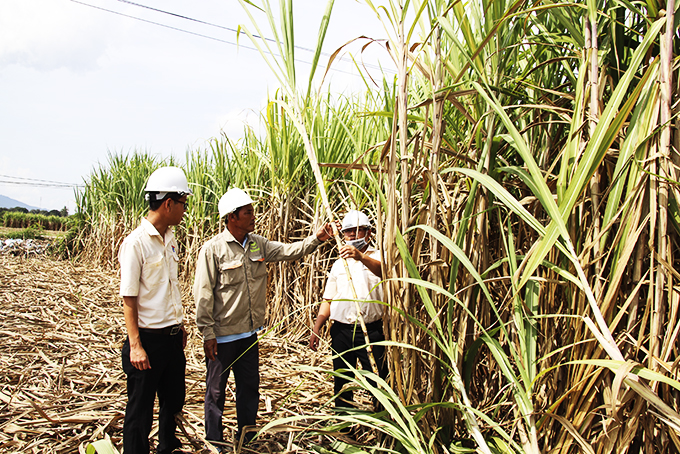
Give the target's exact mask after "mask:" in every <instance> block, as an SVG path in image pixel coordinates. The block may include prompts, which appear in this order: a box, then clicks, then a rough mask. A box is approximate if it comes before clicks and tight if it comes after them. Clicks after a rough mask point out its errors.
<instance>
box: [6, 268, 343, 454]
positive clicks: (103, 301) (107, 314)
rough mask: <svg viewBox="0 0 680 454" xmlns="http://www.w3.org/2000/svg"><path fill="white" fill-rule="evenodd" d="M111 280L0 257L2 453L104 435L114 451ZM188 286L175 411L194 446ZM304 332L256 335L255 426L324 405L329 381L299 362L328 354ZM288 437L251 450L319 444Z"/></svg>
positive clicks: (118, 424)
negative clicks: (183, 369) (180, 398)
mask: <svg viewBox="0 0 680 454" xmlns="http://www.w3.org/2000/svg"><path fill="white" fill-rule="evenodd" d="M118 285H119V280H118V276H117V273H116V272H114V271H110V270H103V269H93V268H91V267H88V266H83V265H79V264H77V263H72V262H67V261H59V260H53V259H50V258H48V257H45V256H42V257H39V258H25V257H14V256H11V255H2V254H0V339H1V341H0V452H18V451H21V452H41V453H52V452H54V453H67V452H79V451H83V449H84V445H85V443H87V442H89V441H95V440H98V439H101V438H104V436H106V435H108V436H110V437H111V440H112V441H113V443H114V445H116V446H117V447H119V448H120V446H121V443H120V441H121V433H122V422H123V420H122V417H123V414H124V411H125V402H126V397H125V375H124V374H123V372H122V369H121V366H120V347H121V345H122V343H123V340H124V337H125V326H124V319H123V311H122V305H121V300H120V298H119V297H118V295H117V291H118ZM189 290H190V289H189V288H188V286H187V288H184V289H183V295H184V306H185V310H186V319H187V322H188V323H187V324H188V328H189V333H190V337H189V344H188V345H187V349H186V356H187V373H186V384H187V398H186V404H185V407H184V412H183V418H184V421H185V423H184V429H185V431H186V433H187V434H188V436H189V439H187V437H186V436H184V435H181V439H182V441H183V443H184V448H185V449H189V450H191V449H192V447H193V449H194V451H196V452H198V451H200V446H201V445H200V439H201V437H202V435H203V393H204V391H205V386H204V382H203V380H204V374H205V366H204V364H203V351H202V339H201V338H200V336H199V335H198V333H197V330H196V327H195V324H193V323H192V321H193V317H194V310H193V302H192V301H191V299H190V291H189ZM305 336H306V334H305V333H300V335H299V336H297V338H293V336H287V337H285V338H284V337H278V336H276V335H272V334H271V333H270V334H268V335H267V336H265V337H264V338H263V339H261V346H260V364H261V366H260V367H261V374H262V380H261V389H260V391H261V395H262V396H261V399H262V402H261V404H260V418H259V420H258V423H259V424H260V425H264V424H265V423H267V422H269V421H271V420H274V419H277V418H281V417H286V416H293V415H313V414H319V412H320V411H324V409H323V408H321V407H322V405H323V404H325V403H327V402H328V400H329V399H330V397H331V394H332V393H331V391H332V380H331V379H330V378H329V377H328V376H327V375H325V374H321V373H306V372H305V373H301V372H300V370H299V369H298V365H310V364H315V365H322V366H323V367H324V368H327V369H329V368H331V366H330V361H329V355H328V351H324V352H317V353H314V352H311V351H310V350H309V349H308V348H307V346H306V345H305V344H306V337H305ZM227 392H228V399H227V400H228V401H227V404H226V408H225V426H226V432H227V434H226V435H227V439H228V438H229V436H228V435H229V431H231V430H233V429H235V425H236V414H235V408H234V402H233V395H234V385H233V378H232V379H230V384H229V390H228V391H227ZM229 395H231V396H229ZM300 425H304V424H300ZM152 434H155V422H154V430H153V431H152ZM291 434H293V432H291ZM291 434H286V433H271V434H266V435H264V437H263V439H262V441H261V442H260V443H259V445H258V448H257V449H258V451H259V452H286V451H291V450H292V451H295V452H309V451H307V449H305V448H304V446H311V444H315V443H318V442H319V441H320V440H319V437H318V436H316V435H309V434H306V433H305V432H304V431H303V432H295V433H294V435H291ZM192 442H193V445H192ZM83 452H84V451H83ZM244 452H248V448H244Z"/></svg>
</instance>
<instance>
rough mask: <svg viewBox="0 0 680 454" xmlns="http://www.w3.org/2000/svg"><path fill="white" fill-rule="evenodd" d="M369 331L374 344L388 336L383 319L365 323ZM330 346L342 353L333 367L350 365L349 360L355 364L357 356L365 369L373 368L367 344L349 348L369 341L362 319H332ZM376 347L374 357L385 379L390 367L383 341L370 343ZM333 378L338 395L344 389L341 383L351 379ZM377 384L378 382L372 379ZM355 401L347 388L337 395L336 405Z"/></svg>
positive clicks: (346, 404) (336, 368) (379, 372)
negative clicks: (383, 328) (359, 321)
mask: <svg viewBox="0 0 680 454" xmlns="http://www.w3.org/2000/svg"><path fill="white" fill-rule="evenodd" d="M366 331H367V332H368V340H369V342H370V343H371V344H374V343H375V342H380V341H384V340H385V335H384V334H383V330H382V320H378V321H376V322H372V323H368V324H366ZM330 333H331V349H332V350H333V353H335V354H339V355H340V356H338V357H336V358H334V359H333V369H334V370H336V371H337V370H340V369H347V364H349V365H350V366H352V367H356V365H357V360H359V362H360V363H361V367H362V369H364V370H369V371H370V370H372V367H371V363H370V361H369V359H368V352H367V351H366V349H365V348H362V349H358V350H354V351H348V350H351V349H352V348H354V347H358V346H361V345H366V341H365V339H364V333H363V332H362V331H361V325H360V324H359V323H356V324H353V325H349V324H345V323H339V322H333V326H331V330H330ZM371 348H372V349H373V357H374V358H375V362H376V366H378V375H379V376H380V377H381V378H382V379H385V378H386V377H387V367H385V347H384V346H382V345H371ZM333 378H334V387H333V388H334V392H335V394H336V395H338V393H339V392H340V391H341V390H342V387H343V386H344V385H345V384H346V383H348V381H347V380H345V379H344V378H341V377H333ZM371 383H372V384H373V385H374V386H375V382H373V381H371ZM352 402H353V395H352V391H345V392H343V393H342V394H340V395H338V397H336V398H335V406H336V408H337V407H348V406H351V405H352Z"/></svg>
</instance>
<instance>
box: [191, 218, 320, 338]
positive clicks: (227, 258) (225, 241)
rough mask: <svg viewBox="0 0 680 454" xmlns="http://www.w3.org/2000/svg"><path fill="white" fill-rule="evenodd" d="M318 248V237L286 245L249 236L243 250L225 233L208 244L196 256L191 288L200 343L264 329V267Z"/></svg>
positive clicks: (265, 273) (226, 231)
mask: <svg viewBox="0 0 680 454" xmlns="http://www.w3.org/2000/svg"><path fill="white" fill-rule="evenodd" d="M319 244H321V242H320V241H319V240H318V239H317V238H316V236H310V237H308V238H305V239H304V240H302V241H298V242H296V243H292V244H284V243H279V242H277V241H269V240H268V239H266V238H264V237H262V236H260V235H254V234H252V233H251V234H249V235H248V239H247V242H246V247H245V248H244V247H243V246H242V245H241V244H240V243H239V242H238V241H237V240H236V239H235V238H234V236H233V235H232V234H231V232H229V230H228V229H224V232H222V233H220V234H218V235H216V236H214V237H213V238H211V239H210V240H208V241H207V242H206V243H205V244H204V245H203V247H202V248H201V252H200V253H199V254H198V261H197V262H196V276H195V278H194V289H193V290H194V300H195V302H196V324H197V325H198V329H199V330H200V331H201V333H202V334H203V340H204V341H205V340H210V339H214V338H215V337H217V336H227V335H231V334H241V333H247V332H248V331H252V330H254V329H257V328H259V327H261V326H263V325H264V316H265V304H266V296H267V265H266V263H267V262H280V261H284V260H295V259H298V258H300V257H302V256H303V255H306V254H309V253H310V252H313V251H314V250H315V249H316V248H317V247H318V246H319Z"/></svg>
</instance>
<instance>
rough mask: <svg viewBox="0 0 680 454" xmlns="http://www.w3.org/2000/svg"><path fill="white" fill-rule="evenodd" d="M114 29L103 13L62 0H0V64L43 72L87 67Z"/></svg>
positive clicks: (95, 63) (104, 47) (100, 50)
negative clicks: (95, 12) (0, 0)
mask: <svg viewBox="0 0 680 454" xmlns="http://www.w3.org/2000/svg"><path fill="white" fill-rule="evenodd" d="M116 29H119V27H115V25H114V23H112V22H111V21H110V20H109V19H108V18H107V17H105V16H104V15H93V14H92V13H91V12H90V11H88V10H87V9H86V8H83V7H82V6H80V5H78V4H76V3H72V2H69V1H64V0H3V1H2V2H0V65H8V64H17V65H22V66H27V67H33V68H36V69H39V70H43V71H47V70H53V69H57V68H69V69H71V70H74V71H85V70H91V69H93V68H96V67H97V66H98V64H97V61H98V59H99V58H100V57H101V56H102V55H103V54H104V53H105V51H106V45H107V36H110V34H111V33H115V32H116V31H115V30H116Z"/></svg>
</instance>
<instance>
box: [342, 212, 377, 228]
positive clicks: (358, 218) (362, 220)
mask: <svg viewBox="0 0 680 454" xmlns="http://www.w3.org/2000/svg"><path fill="white" fill-rule="evenodd" d="M357 227H369V228H370V227H371V220H370V219H368V216H366V215H365V214H364V213H362V212H361V211H357V210H350V211H348V212H347V214H346V215H345V217H344V218H343V220H342V229H341V230H342V231H345V230H349V229H356V228H357Z"/></svg>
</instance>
